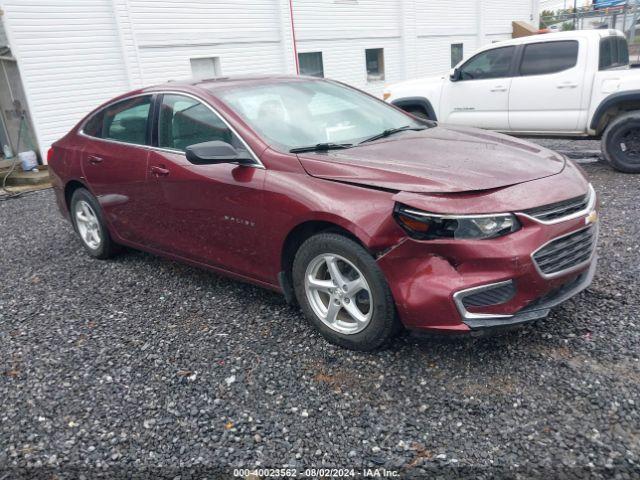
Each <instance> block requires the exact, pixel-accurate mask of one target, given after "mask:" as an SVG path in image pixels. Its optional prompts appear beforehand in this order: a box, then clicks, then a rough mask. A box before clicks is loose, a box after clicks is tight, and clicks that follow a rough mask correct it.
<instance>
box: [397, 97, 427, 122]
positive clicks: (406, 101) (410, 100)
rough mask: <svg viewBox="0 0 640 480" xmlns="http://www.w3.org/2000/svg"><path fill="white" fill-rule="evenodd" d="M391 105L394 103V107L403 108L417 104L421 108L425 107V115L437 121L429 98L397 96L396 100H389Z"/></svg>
mask: <svg viewBox="0 0 640 480" xmlns="http://www.w3.org/2000/svg"><path fill="white" fill-rule="evenodd" d="M391 104H392V105H395V106H396V107H399V108H403V107H406V106H409V105H418V106H420V107H422V108H424V109H425V111H426V112H427V116H428V117H429V120H433V121H435V122H437V121H438V118H437V116H436V112H435V110H434V109H433V106H432V105H431V102H430V101H429V100H427V99H426V98H424V97H404V98H399V99H398V100H393V101H392V102H391Z"/></svg>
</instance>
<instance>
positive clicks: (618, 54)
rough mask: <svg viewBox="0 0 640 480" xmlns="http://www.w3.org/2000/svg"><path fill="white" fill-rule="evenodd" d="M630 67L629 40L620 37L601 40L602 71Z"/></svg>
mask: <svg viewBox="0 0 640 480" xmlns="http://www.w3.org/2000/svg"><path fill="white" fill-rule="evenodd" d="M626 65H629V46H628V45H627V39H626V38H624V37H619V36H611V37H604V38H602V39H601V40H600V70H607V69H609V68H616V67H623V66H626Z"/></svg>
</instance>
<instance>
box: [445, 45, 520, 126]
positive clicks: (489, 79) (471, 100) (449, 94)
mask: <svg viewBox="0 0 640 480" xmlns="http://www.w3.org/2000/svg"><path fill="white" fill-rule="evenodd" d="M514 53H515V47H501V48H494V49H491V50H486V51H484V52H480V53H478V54H477V55H475V56H473V57H471V58H470V59H469V60H467V61H466V62H465V63H464V64H463V65H462V66H461V67H459V68H458V77H457V78H456V79H453V80H449V81H448V82H447V83H445V86H444V89H443V92H442V101H441V105H442V108H441V112H440V118H439V120H440V121H441V122H442V123H449V124H453V125H466V126H471V127H480V128H487V129H492V130H508V129H509V89H510V88H511V81H512V75H513V61H514Z"/></svg>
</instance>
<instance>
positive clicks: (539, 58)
mask: <svg viewBox="0 0 640 480" xmlns="http://www.w3.org/2000/svg"><path fill="white" fill-rule="evenodd" d="M576 63H578V42H577V41H575V40H569V41H562V42H544V43H530V44H528V45H526V46H525V47H524V53H523V54H522V63H521V64H520V75H548V74H550V73H557V72H561V71H563V70H568V69H569V68H573V67H575V66H576Z"/></svg>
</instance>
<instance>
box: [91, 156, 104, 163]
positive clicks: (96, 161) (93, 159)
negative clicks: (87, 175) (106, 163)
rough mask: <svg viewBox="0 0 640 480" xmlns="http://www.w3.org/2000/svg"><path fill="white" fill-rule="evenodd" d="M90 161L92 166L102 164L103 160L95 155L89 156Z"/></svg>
mask: <svg viewBox="0 0 640 480" xmlns="http://www.w3.org/2000/svg"><path fill="white" fill-rule="evenodd" d="M88 160H89V163H90V164H92V165H97V164H98V163H102V160H103V158H102V157H97V156H95V155H89V157H88Z"/></svg>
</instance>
